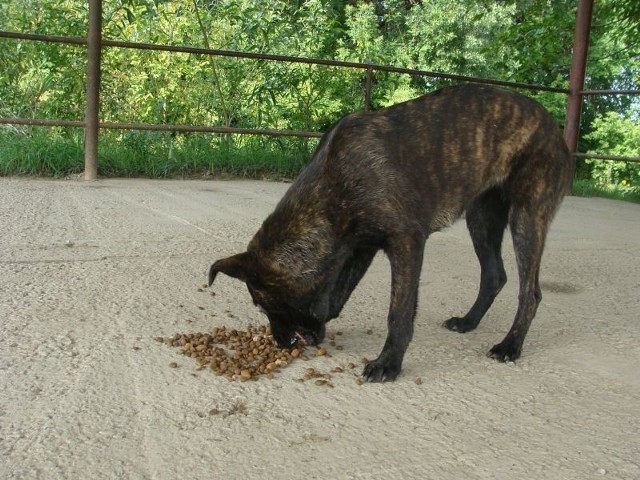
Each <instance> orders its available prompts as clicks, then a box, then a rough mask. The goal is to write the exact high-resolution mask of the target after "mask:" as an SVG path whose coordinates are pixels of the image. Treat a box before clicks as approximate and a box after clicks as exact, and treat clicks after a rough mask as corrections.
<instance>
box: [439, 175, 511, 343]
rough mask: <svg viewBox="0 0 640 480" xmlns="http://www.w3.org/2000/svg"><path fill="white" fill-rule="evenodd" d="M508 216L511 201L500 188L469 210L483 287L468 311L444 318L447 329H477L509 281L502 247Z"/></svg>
mask: <svg viewBox="0 0 640 480" xmlns="http://www.w3.org/2000/svg"><path fill="white" fill-rule="evenodd" d="M508 217H509V204H508V202H507V200H506V199H505V198H504V195H503V193H502V191H501V190H500V189H499V188H498V187H496V188H493V189H491V190H489V191H487V192H485V193H483V194H482V195H481V196H480V197H479V198H478V199H476V200H475V201H474V203H473V204H472V205H471V207H470V208H469V209H468V210H467V215H466V218H467V226H468V227H469V232H470V233H471V239H472V240H473V248H474V249H475V251H476V255H477V256H478V259H479V260H480V269H481V270H480V290H479V292H478V297H477V298H476V301H475V303H474V304H473V306H472V307H471V309H470V310H469V312H467V314H466V315H465V316H464V317H461V318H460V317H452V318H450V319H448V320H445V322H444V323H443V324H442V325H443V326H444V327H445V328H448V329H449V330H453V331H456V332H460V333H464V332H468V331H470V330H473V329H474V328H476V327H477V326H478V323H480V320H482V317H484V315H485V313H486V312H487V310H488V309H489V307H490V306H491V304H492V303H493V301H494V300H495V298H496V296H497V295H498V293H500V290H502V287H503V286H504V284H505V283H506V282H507V274H506V272H505V271H504V265H503V263H502V255H501V247H502V238H503V236H504V231H505V228H506V226H507V221H508Z"/></svg>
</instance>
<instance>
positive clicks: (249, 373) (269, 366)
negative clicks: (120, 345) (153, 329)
mask: <svg viewBox="0 0 640 480" xmlns="http://www.w3.org/2000/svg"><path fill="white" fill-rule="evenodd" d="M203 288H205V287H203ZM226 313H227V314H230V312H228V311H227V312H226ZM336 334H337V335H342V332H337V333H336ZM155 340H157V341H158V342H161V343H164V344H167V345H170V346H172V347H174V348H177V349H178V351H179V352H180V353H182V354H183V355H185V356H186V357H190V358H193V359H194V360H195V362H196V366H197V370H202V369H204V368H205V367H206V368H208V369H210V370H211V371H212V372H213V373H215V374H216V375H219V376H224V377H226V378H227V379H228V380H229V381H242V382H246V381H247V380H258V379H259V377H261V376H265V377H267V378H268V379H272V378H273V377H274V375H276V374H277V373H279V372H280V371H281V370H282V369H283V368H285V367H287V366H288V365H289V364H291V363H292V362H294V361H296V360H305V361H306V360H309V356H308V355H306V354H305V345H301V344H297V345H294V346H293V348H291V349H281V348H279V347H278V346H277V345H276V343H275V341H274V339H273V335H272V334H271V327H270V326H269V325H262V326H258V327H254V326H251V327H249V328H247V329H246V330H237V329H230V328H227V327H224V326H222V327H215V328H213V329H212V330H211V332H209V333H188V334H186V333H178V334H175V335H174V336H173V337H167V338H163V337H156V338H155ZM336 348H337V349H338V350H340V349H341V348H342V347H341V346H336ZM311 356H312V357H325V358H328V357H330V355H329V352H327V350H326V349H325V348H323V347H317V348H316V349H315V355H311ZM363 360H364V359H363ZM169 366H170V367H171V368H178V364H177V363H176V362H172V363H171V364H170V365H169ZM347 367H348V368H349V369H353V368H355V365H354V364H353V363H349V365H348V366H347ZM331 372H332V373H341V372H343V368H342V367H334V368H333V369H332V370H331ZM311 379H313V380H315V383H316V384H318V385H326V386H328V387H333V385H332V384H331V383H330V382H329V380H330V379H331V374H329V373H322V372H319V371H317V370H316V369H314V368H307V369H306V373H305V375H304V377H303V378H301V379H300V380H302V381H305V380H311Z"/></svg>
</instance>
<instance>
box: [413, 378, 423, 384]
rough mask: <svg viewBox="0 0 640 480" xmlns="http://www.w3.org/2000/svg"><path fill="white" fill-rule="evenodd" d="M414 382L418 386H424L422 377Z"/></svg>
mask: <svg viewBox="0 0 640 480" xmlns="http://www.w3.org/2000/svg"><path fill="white" fill-rule="evenodd" d="M414 381H415V382H416V385H422V377H416V379H415V380H414Z"/></svg>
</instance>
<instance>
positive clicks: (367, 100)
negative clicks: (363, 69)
mask: <svg viewBox="0 0 640 480" xmlns="http://www.w3.org/2000/svg"><path fill="white" fill-rule="evenodd" d="M372 77H373V68H372V67H371V66H369V68H367V79H366V81H365V86H364V111H365V112H368V111H369V110H371V80H372Z"/></svg>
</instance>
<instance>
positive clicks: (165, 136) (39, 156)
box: [0, 129, 317, 178]
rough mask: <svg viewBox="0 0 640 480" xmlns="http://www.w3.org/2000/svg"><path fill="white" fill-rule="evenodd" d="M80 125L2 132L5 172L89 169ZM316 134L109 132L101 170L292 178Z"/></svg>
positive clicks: (109, 173) (0, 160)
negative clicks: (277, 135)
mask: <svg viewBox="0 0 640 480" xmlns="http://www.w3.org/2000/svg"><path fill="white" fill-rule="evenodd" d="M83 143H84V140H83V137H82V133H81V131H79V130H72V129H69V130H65V129H49V130H45V129H32V130H31V129H26V130H25V132H22V133H16V132H7V131H4V132H3V131H0V175H2V176H7V175H37V176H51V177H64V176H67V175H72V174H77V173H81V172H82V171H83V169H84V153H83ZM316 144H317V140H314V139H298V138H275V137H274V138H271V137H255V136H240V135H226V136H221V135H219V136H215V135H205V134H186V135H171V134H170V133H165V132H138V131H132V132H105V133H103V134H102V135H101V136H100V144H99V158H98V174H99V175H100V176H104V177H148V178H175V177H194V176H234V177H248V178H265V177H266V178H282V177H287V178H291V177H294V176H296V175H297V174H298V172H299V171H300V170H301V169H302V167H303V166H304V165H305V164H306V162H307V161H308V159H309V158H310V157H311V154H312V153H313V150H314V148H315V146H316Z"/></svg>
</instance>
